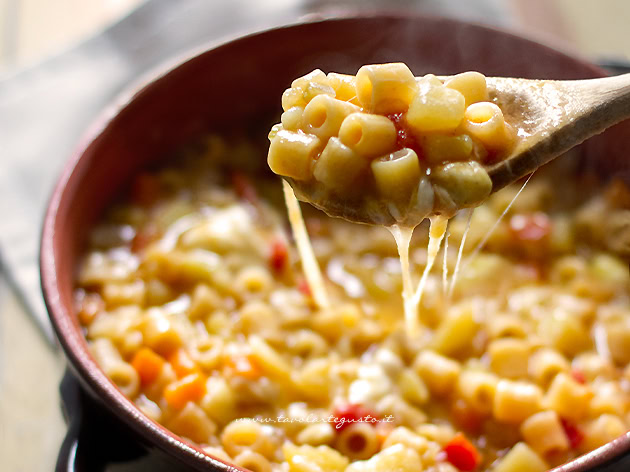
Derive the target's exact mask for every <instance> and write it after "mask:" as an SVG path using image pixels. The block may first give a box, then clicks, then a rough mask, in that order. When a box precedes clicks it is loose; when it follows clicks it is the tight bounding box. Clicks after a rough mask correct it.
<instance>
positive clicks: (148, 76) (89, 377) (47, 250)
mask: <svg viewBox="0 0 630 472" xmlns="http://www.w3.org/2000/svg"><path fill="white" fill-rule="evenodd" d="M369 19H383V20H387V19H392V20H412V21H419V22H443V23H446V24H451V25H454V26H455V27H459V26H461V25H468V26H472V27H474V28H475V29H484V30H489V31H492V32H494V33H497V34H499V35H502V36H510V37H513V38H517V39H519V40H521V41H524V42H528V43H531V44H532V45H535V46H536V47H537V48H539V49H542V50H545V49H546V50H548V51H550V52H553V53H554V54H556V55H558V54H559V55H563V56H566V57H567V58H569V59H571V60H572V61H575V62H579V63H580V64H581V65H582V66H583V67H584V68H585V70H590V71H591V72H592V73H593V76H605V75H607V73H606V72H605V71H604V70H603V69H601V68H600V67H597V66H595V65H593V64H591V63H589V62H588V61H587V60H585V59H584V58H581V57H580V56H579V55H577V54H575V53H574V52H573V51H571V52H570V53H567V52H564V51H563V50H562V49H559V48H556V47H550V46H547V45H545V44H542V43H540V42H538V41H536V40H534V39H532V38H528V37H526V36H523V35H522V34H521V32H519V34H516V33H514V32H510V31H507V30H504V29H502V28H497V27H494V26H488V25H484V24H481V23H478V22H467V21H461V20H457V19H453V18H446V17H442V16H438V15H430V14H424V13H416V12H414V13H409V12H400V11H398V12H397V11H371V12H360V13H357V12H354V11H341V12H339V11H337V12H333V13H330V14H326V13H324V14H311V15H306V16H304V17H302V18H300V19H298V20H297V21H295V22H290V23H284V24H281V25H278V26H274V27H270V28H266V29H262V30H257V31H254V32H251V33H248V34H244V35H243V34H235V35H229V36H224V37H223V38H221V39H218V40H213V41H209V42H206V43H204V44H202V45H200V46H197V47H194V48H192V49H189V50H187V51H186V52H184V53H182V54H178V55H176V56H174V57H173V58H170V59H167V60H166V61H164V62H162V63H161V64H160V65H158V66H156V67H153V68H151V69H149V71H147V72H146V73H144V74H142V75H141V76H140V78H138V79H137V80H134V81H132V82H131V83H130V84H129V85H128V86H126V87H125V88H124V90H123V91H122V92H121V93H119V94H118V95H117V96H116V97H115V98H114V99H113V100H112V101H111V102H110V103H109V104H108V105H106V106H105V108H104V109H103V111H101V112H100V113H99V114H98V115H97V116H96V118H95V119H93V121H92V122H91V124H90V125H89V126H88V127H87V129H86V131H85V132H84V133H83V135H82V136H81V138H80V139H79V141H78V144H77V146H76V147H75V148H74V151H73V152H72V153H71V155H70V158H69V159H68V160H67V161H66V163H65V164H64V165H63V168H62V171H61V173H60V175H59V177H58V179H57V182H56V184H55V186H54V189H53V191H52V194H51V197H50V199H49V201H48V205H47V209H46V213H45V216H44V222H43V226H42V231H41V240H40V252H39V263H40V279H41V286H42V292H43V295H44V302H45V305H46V308H47V311H48V314H49V318H50V320H51V322H52V325H53V329H54V331H55V334H56V336H57V338H58V340H59V342H60V344H61V346H62V348H63V350H64V352H65V355H66V356H67V358H68V360H69V361H70V367H71V368H72V370H73V371H74V372H75V373H76V374H78V377H79V378H80V380H81V381H82V382H83V383H84V384H85V385H87V386H88V387H89V389H90V390H91V391H92V392H93V393H95V394H97V395H98V398H99V400H100V401H101V402H102V403H103V404H104V405H105V407H106V408H107V409H108V410H110V411H111V412H113V413H114V414H115V415H116V416H117V417H118V418H119V419H120V420H122V421H123V422H124V423H125V424H126V425H127V426H129V427H130V428H131V429H132V430H133V431H134V432H135V433H137V434H139V435H140V436H141V437H142V438H143V439H145V440H147V441H148V442H149V443H151V445H152V446H157V447H158V448H160V449H162V450H163V451H165V452H167V453H169V454H173V455H174V456H175V457H176V458H178V459H180V460H181V461H182V462H184V463H185V464H186V465H189V466H192V467H195V468H196V469H198V470H202V469H201V468H202V467H205V468H208V470H218V471H223V472H236V471H241V472H246V471H245V469H241V468H238V467H235V466H232V465H228V464H226V463H224V462H223V461H221V460H218V459H214V458H212V457H210V456H208V455H207V454H206V453H205V452H203V450H202V449H201V448H200V447H198V446H195V445H193V444H191V443H188V442H187V441H185V440H183V439H181V438H179V436H177V435H176V434H175V433H173V432H171V431H169V430H168V429H166V428H165V427H163V426H162V425H160V424H159V423H156V422H155V421H153V420H151V419H149V418H148V417H147V416H145V415H144V414H143V413H142V412H141V411H140V410H139V409H138V408H137V407H136V406H135V404H134V403H133V402H132V401H131V400H130V399H128V398H127V397H126V396H125V395H123V394H122V392H121V391H120V390H118V388H117V387H116V386H115V385H114V384H113V382H111V381H110V380H109V378H108V377H107V376H106V375H105V374H104V373H103V371H102V370H101V369H100V367H99V366H98V365H97V364H96V362H95V361H94V359H93V358H92V356H91V354H90V353H89V351H88V348H87V343H86V340H85V337H84V336H83V334H82V333H81V332H80V330H78V329H76V328H75V326H74V325H73V323H72V321H71V319H72V317H73V316H75V315H74V314H73V313H72V312H71V310H69V309H67V307H65V306H64V305H63V303H62V302H61V300H60V297H59V285H58V283H57V277H56V274H57V260H56V258H55V233H56V225H57V221H58V213H59V207H60V203H61V202H62V201H63V200H64V198H67V194H68V192H70V191H71V189H72V187H73V185H74V184H75V183H76V181H77V180H78V179H81V178H82V177H81V175H80V172H79V170H80V164H81V163H82V162H84V159H82V157H83V156H84V155H85V154H86V153H87V152H88V151H89V150H90V148H91V147H92V146H93V145H94V144H95V142H96V141H97V140H98V138H99V137H100V136H101V135H102V134H103V133H104V132H105V130H106V129H107V128H108V127H109V125H110V124H111V123H112V121H113V120H114V119H115V118H116V117H117V116H118V115H119V114H120V113H121V112H122V111H124V110H125V109H126V108H128V107H129V106H130V105H131V104H132V103H134V102H135V101H136V100H138V99H139V97H143V96H144V95H146V94H149V93H151V91H152V89H153V88H154V87H155V86H156V85H157V84H158V83H160V82H162V81H164V80H167V78H168V76H169V75H170V74H171V73H173V72H174V71H175V70H177V69H179V68H181V67H182V66H185V65H186V64H188V63H190V62H192V61H195V60H197V59H199V58H200V57H202V56H204V55H205V54H207V53H210V52H212V51H213V50H215V49H218V48H221V47H225V46H228V45H233V44H237V43H239V42H246V41H250V40H252V39H254V38H257V37H260V36H264V35H266V34H267V33H270V32H273V31H283V30H289V29H299V28H300V27H305V26H309V25H316V24H320V23H329V22H346V21H355V20H359V21H360V20H369ZM69 189H70V190H69ZM629 451H630V432H628V433H626V434H624V435H622V436H620V437H619V438H617V439H615V440H613V441H611V442H609V443H607V444H605V445H603V446H601V447H599V448H598V449H596V450H594V451H591V452H589V453H587V454H585V455H583V456H580V457H578V458H577V459H574V460H573V461H571V462H568V463H566V464H563V465H561V466H559V467H557V468H555V469H553V472H587V471H588V470H591V469H592V468H594V467H597V466H601V465H604V464H605V463H606V462H608V461H610V460H612V459H613V458H617V457H619V456H621V455H624V454H627V453H628V452H629Z"/></svg>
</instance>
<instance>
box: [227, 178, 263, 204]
mask: <svg viewBox="0 0 630 472" xmlns="http://www.w3.org/2000/svg"><path fill="white" fill-rule="evenodd" d="M232 187H233V188H234V192H236V195H238V196H239V197H240V198H242V199H243V200H247V201H248V202H249V203H251V204H252V205H254V206H257V205H258V204H259V203H260V199H259V198H258V192H257V191H256V187H255V186H254V184H253V183H252V181H251V180H250V179H249V177H247V176H246V175H245V174H242V173H241V172H233V173H232Z"/></svg>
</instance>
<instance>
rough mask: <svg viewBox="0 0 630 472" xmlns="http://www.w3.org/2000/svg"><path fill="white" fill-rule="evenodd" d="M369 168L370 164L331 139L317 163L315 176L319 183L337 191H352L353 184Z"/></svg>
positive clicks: (337, 141)
mask: <svg viewBox="0 0 630 472" xmlns="http://www.w3.org/2000/svg"><path fill="white" fill-rule="evenodd" d="M367 167H368V162H367V161H366V160H365V159H364V158H363V157H362V156H360V155H358V154H357V153H356V152H355V151H353V150H352V149H350V148H349V147H348V146H346V145H345V144H343V143H342V142H341V141H340V139H339V138H336V137H335V138H330V139H329V140H328V143H327V144H326V147H325V148H324V150H323V151H322V154H321V155H320V156H319V159H317V161H316V162H315V167H314V169H313V176H314V177H315V179H316V180H317V181H318V182H321V183H323V184H324V185H326V186H327V187H329V188H331V189H334V190H336V191H343V190H347V191H351V187H350V186H351V184H352V183H353V181H354V180H355V179H356V178H357V177H358V176H359V175H361V173H362V172H363V171H364V170H366V169H367Z"/></svg>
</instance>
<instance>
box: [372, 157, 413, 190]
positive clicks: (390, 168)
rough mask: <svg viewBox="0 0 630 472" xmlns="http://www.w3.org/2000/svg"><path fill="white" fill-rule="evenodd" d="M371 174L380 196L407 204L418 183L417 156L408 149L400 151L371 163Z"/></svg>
mask: <svg viewBox="0 0 630 472" xmlns="http://www.w3.org/2000/svg"><path fill="white" fill-rule="evenodd" d="M371 167H372V172H373V173H374V179H375V180H376V186H377V187H378V190H379V192H380V194H381V195H382V196H383V197H384V198H386V199H387V200H393V201H396V202H408V201H409V198H410V197H411V194H412V192H413V190H414V189H415V187H416V186H417V185H418V182H419V181H420V161H419V160H418V155H417V154H416V153H415V151H413V150H412V149H409V148H404V149H401V150H400V151H396V152H393V153H391V154H388V155H387V156H385V157H383V158H380V159H376V160H374V161H372V164H371Z"/></svg>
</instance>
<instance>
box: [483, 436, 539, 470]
mask: <svg viewBox="0 0 630 472" xmlns="http://www.w3.org/2000/svg"><path fill="white" fill-rule="evenodd" d="M548 469H549V466H548V465H547V464H546V463H545V461H544V460H542V458H541V457H540V456H539V455H538V454H536V453H535V452H534V451H533V450H532V449H531V448H530V447H529V446H528V445H527V444H525V443H522V442H520V443H518V444H516V446H514V447H513V448H512V449H510V452H508V453H507V454H506V455H505V456H504V457H503V458H502V459H500V460H499V462H498V464H497V466H496V467H495V468H494V469H492V472H545V471H547V470H548Z"/></svg>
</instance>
